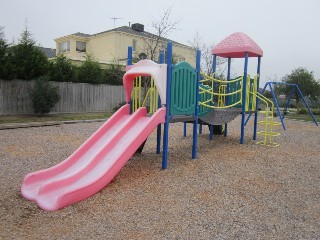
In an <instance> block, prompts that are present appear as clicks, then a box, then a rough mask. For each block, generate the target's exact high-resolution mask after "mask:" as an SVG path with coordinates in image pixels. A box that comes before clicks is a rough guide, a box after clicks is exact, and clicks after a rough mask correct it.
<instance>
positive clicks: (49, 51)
mask: <svg viewBox="0 0 320 240" xmlns="http://www.w3.org/2000/svg"><path fill="white" fill-rule="evenodd" d="M39 48H40V50H41V51H42V52H43V53H44V54H45V55H46V56H47V57H48V58H54V57H55V56H56V49H53V48H45V47H39Z"/></svg>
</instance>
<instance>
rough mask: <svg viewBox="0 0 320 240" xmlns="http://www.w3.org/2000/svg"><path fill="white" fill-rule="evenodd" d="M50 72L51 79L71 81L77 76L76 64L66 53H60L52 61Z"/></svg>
mask: <svg viewBox="0 0 320 240" xmlns="http://www.w3.org/2000/svg"><path fill="white" fill-rule="evenodd" d="M49 72H50V80H51V81H58V82H71V81H72V80H73V79H74V76H75V68H74V66H73V65H72V63H71V61H70V59H68V58H66V57H65V56H64V55H59V56H57V57H56V58H55V59H54V60H53V61H52V62H50V71H49Z"/></svg>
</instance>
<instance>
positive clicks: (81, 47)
mask: <svg viewBox="0 0 320 240" xmlns="http://www.w3.org/2000/svg"><path fill="white" fill-rule="evenodd" d="M76 51H77V52H86V43H85V42H79V41H77V42H76Z"/></svg>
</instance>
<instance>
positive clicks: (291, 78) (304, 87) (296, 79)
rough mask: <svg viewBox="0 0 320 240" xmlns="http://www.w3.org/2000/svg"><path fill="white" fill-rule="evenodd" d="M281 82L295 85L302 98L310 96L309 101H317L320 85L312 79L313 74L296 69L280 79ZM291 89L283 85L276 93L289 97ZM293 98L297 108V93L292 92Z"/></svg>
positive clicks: (303, 69) (298, 98)
mask: <svg viewBox="0 0 320 240" xmlns="http://www.w3.org/2000/svg"><path fill="white" fill-rule="evenodd" d="M282 82H285V83H292V84H297V85H298V86H299V88H300V90H301V92H302V94H303V95H304V96H310V98H311V99H317V98H318V97H319V96H320V83H319V81H317V80H316V79H315V78H314V75H313V72H311V71H310V72H309V71H308V70H306V69H305V68H302V67H300V68H296V69H294V70H293V71H292V72H291V74H287V75H285V76H284V77H283V78H282ZM291 89H292V87H290V86H285V85H283V86H282V87H280V88H279V89H278V90H277V91H278V92H279V91H282V93H283V94H286V95H289V94H290V91H291ZM294 97H295V99H296V102H297V107H298V106H299V101H300V95H299V93H298V91H294Z"/></svg>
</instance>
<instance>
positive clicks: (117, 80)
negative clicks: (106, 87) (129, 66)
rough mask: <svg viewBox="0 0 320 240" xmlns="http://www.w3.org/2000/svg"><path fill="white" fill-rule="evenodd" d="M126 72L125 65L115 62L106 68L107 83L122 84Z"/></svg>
mask: <svg viewBox="0 0 320 240" xmlns="http://www.w3.org/2000/svg"><path fill="white" fill-rule="evenodd" d="M124 74H125V71H124V67H123V66H122V65H120V64H116V63H113V64H111V65H110V67H109V68H108V69H106V70H105V83H107V84H110V85H122V84H123V81H122V77H123V75H124Z"/></svg>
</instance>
